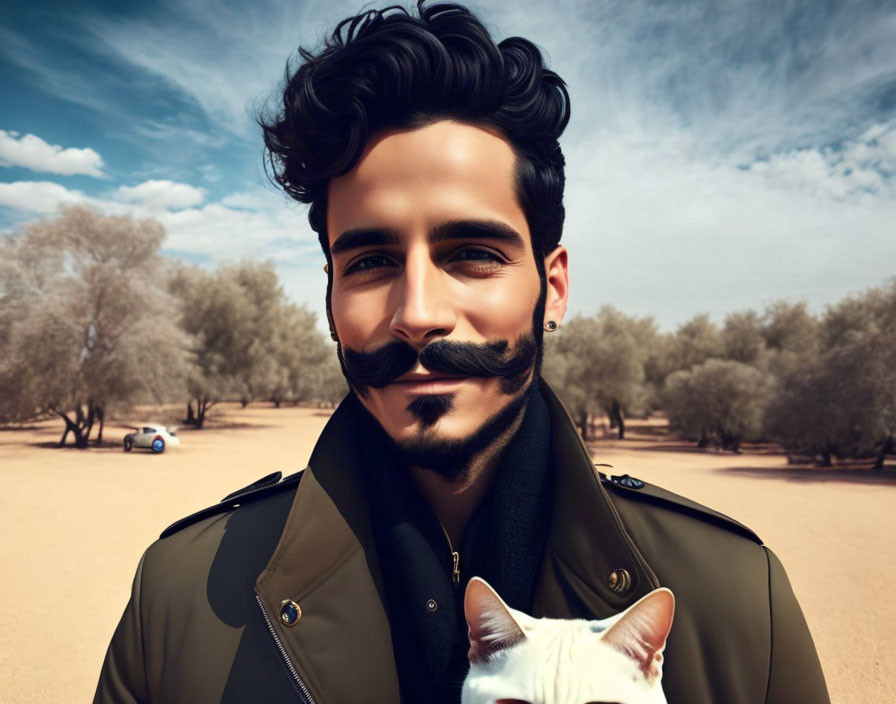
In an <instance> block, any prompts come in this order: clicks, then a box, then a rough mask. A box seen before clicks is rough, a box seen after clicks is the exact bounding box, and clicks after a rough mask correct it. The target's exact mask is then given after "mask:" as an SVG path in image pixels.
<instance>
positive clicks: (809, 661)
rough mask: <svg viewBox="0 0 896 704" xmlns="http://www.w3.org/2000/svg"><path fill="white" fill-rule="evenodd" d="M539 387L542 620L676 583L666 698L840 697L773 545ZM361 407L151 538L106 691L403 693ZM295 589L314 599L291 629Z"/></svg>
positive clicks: (264, 698)
mask: <svg viewBox="0 0 896 704" xmlns="http://www.w3.org/2000/svg"><path fill="white" fill-rule="evenodd" d="M542 392H543V394H544V397H545V401H546V402H547V405H548V408H549V411H550V414H551V420H552V443H551V447H552V453H553V466H554V481H555V487H554V506H553V513H552V523H551V527H550V531H549V536H548V540H547V545H546V547H545V552H544V558H543V562H542V568H541V573H540V576H539V578H538V585H537V589H536V598H535V606H534V615H535V616H550V617H559V618H572V617H577V618H578V617H583V618H605V617H607V616H609V615H611V614H614V613H617V612H619V611H620V610H622V609H624V608H626V607H627V606H629V605H630V604H632V603H634V602H635V601H636V600H637V599H639V598H640V597H642V596H644V595H645V594H646V593H647V592H649V591H650V590H652V589H653V588H655V587H657V586H660V585H662V586H666V587H669V588H670V589H671V590H672V591H673V592H674V594H675V597H676V610H675V621H674V624H673V626H672V632H671V634H670V636H669V639H668V642H667V646H666V651H665V663H664V667H663V670H664V673H663V689H664V691H665V692H666V696H667V699H668V701H669V702H670V704H699V703H703V702H706V703H715V704H760V703H762V702H765V703H767V704H824V703H825V702H828V701H829V699H828V695H827V690H826V687H825V683H824V677H823V675H822V671H821V667H820V665H819V661H818V656H817V655H816V652H815V647H814V645H813V643H812V638H811V636H810V634H809V630H808V628H807V626H806V622H805V620H804V618H803V615H802V613H801V611H800V608H799V605H798V604H797V601H796V599H795V597H794V595H793V592H792V590H791V587H790V584H789V583H788V581H787V576H786V575H785V573H784V569H783V568H782V567H781V564H780V562H779V561H778V559H777V558H776V557H775V555H774V554H773V553H772V552H771V551H770V550H768V549H767V548H766V547H764V546H763V545H762V543H761V541H760V540H759V539H758V538H757V537H756V536H755V535H754V534H753V533H752V532H751V531H750V530H749V529H747V528H745V527H744V526H742V525H740V524H739V523H737V522H735V521H733V520H731V519H729V518H727V517H725V516H723V515H721V514H719V513H716V512H714V511H711V510H709V509H706V508H704V507H702V506H700V505H698V504H695V503H693V502H691V501H689V500H687V499H684V498H682V497H679V496H676V495H674V494H671V493H669V492H666V491H664V490H662V489H659V488H657V487H653V486H650V485H647V484H643V483H641V482H639V481H638V480H631V479H630V478H628V477H616V478H612V479H607V478H606V477H603V476H602V475H599V474H598V472H596V471H595V468H594V465H593V464H592V462H591V459H590V457H589V454H588V452H587V450H586V448H585V446H584V445H583V443H582V441H581V439H580V437H579V434H578V432H577V431H576V428H575V426H574V424H573V423H572V422H571V420H570V418H569V415H568V414H567V413H566V411H565V409H564V408H563V406H562V405H561V404H560V402H559V401H558V400H557V398H556V396H554V394H553V392H552V391H551V390H550V389H549V388H548V387H547V386H546V385H544V384H542ZM357 420H358V419H357V410H356V406H355V405H354V404H352V403H347V402H343V404H342V405H341V406H340V407H339V408H338V409H337V410H336V412H335V413H334V414H333V416H332V418H331V419H330V421H329V423H328V424H327V427H326V428H325V429H324V431H323V433H322V435H321V437H320V439H319V441H318V443H317V446H316V447H315V450H314V452H313V454H312V456H311V460H310V462H309V466H308V468H307V469H305V470H304V471H303V472H301V473H299V474H298V475H294V476H293V477H291V478H288V479H286V480H283V481H277V480H278V479H279V474H277V475H275V476H272V477H269V478H266V479H265V480H262V481H261V482H260V483H258V484H257V485H253V486H251V487H247V489H246V490H244V491H241V492H238V493H236V494H235V495H231V496H230V497H227V499H225V500H224V501H223V502H222V503H221V504H220V505H218V506H214V507H211V508H209V509H206V510H205V511H201V512H199V513H198V514H196V515H194V516H191V517H189V518H187V519H184V520H183V521H181V522H179V523H177V524H175V525H174V526H172V527H171V528H170V529H168V530H167V531H166V532H165V533H163V535H162V537H161V538H160V539H159V540H158V541H157V542H155V543H154V544H153V545H152V546H150V548H149V549H148V550H147V551H146V553H145V554H144V556H143V559H142V560H141V562H140V566H139V567H138V569H137V575H136V578H135V580H134V586H133V592H132V595H131V599H130V602H129V603H128V605H127V608H126V609H125V612H124V615H123V617H122V619H121V622H120V624H119V626H118V628H117V630H116V631H115V635H114V636H113V638H112V642H111V644H110V645H109V650H108V653H107V655H106V659H105V662H104V664H103V669H102V673H101V675H100V681H99V686H98V688H97V692H96V698H95V701H96V702H190V703H192V704H196V703H201V702H218V701H225V702H237V701H259V702H273V701H293V702H295V701H306V702H318V703H323V704H337V703H345V704H363V703H367V702H369V703H371V704H374V703H376V704H382V703H385V704H388V703H390V702H398V701H399V687H398V678H397V675H396V668H395V663H394V658H393V651H392V644H391V637H390V628H389V620H388V618H387V615H386V611H385V609H384V606H383V603H384V602H383V590H382V580H381V575H380V571H379V568H378V563H377V556H376V551H375V548H374V543H373V539H372V535H371V526H370V517H369V511H368V506H367V505H366V499H365V492H364V490H363V484H362V481H361V480H360V478H359V476H358V473H359V467H360V462H359V460H358V455H357V453H358V452H359V449H358V443H357V438H358V433H357ZM299 479H301V481H299ZM273 482H276V483H273ZM266 484H270V485H267V486H266ZM284 600H291V601H294V602H295V603H296V604H298V605H299V607H300V608H301V618H300V619H298V621H296V622H295V623H294V624H293V625H291V626H287V625H285V624H284V623H283V622H281V619H280V614H281V608H282V603H283V602H284Z"/></svg>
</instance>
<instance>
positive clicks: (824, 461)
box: [819, 445, 831, 467]
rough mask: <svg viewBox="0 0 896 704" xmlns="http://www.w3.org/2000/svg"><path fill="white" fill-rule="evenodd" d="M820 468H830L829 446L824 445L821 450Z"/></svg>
mask: <svg viewBox="0 0 896 704" xmlns="http://www.w3.org/2000/svg"><path fill="white" fill-rule="evenodd" d="M819 466H820V467H830V466H831V446H830V445H825V446H824V447H823V448H822V450H821V463H820V465H819Z"/></svg>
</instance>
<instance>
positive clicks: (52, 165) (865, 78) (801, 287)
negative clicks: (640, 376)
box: [0, 0, 896, 329]
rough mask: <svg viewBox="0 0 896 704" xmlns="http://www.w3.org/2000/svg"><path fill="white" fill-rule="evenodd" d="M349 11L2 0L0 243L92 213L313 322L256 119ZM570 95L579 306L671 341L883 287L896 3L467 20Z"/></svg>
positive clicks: (491, 14) (891, 238)
mask: <svg viewBox="0 0 896 704" xmlns="http://www.w3.org/2000/svg"><path fill="white" fill-rule="evenodd" d="M361 7H362V5H360V4H358V3H354V2H346V1H345V0H327V1H326V2H324V1H321V0H306V1H300V0H292V1H286V0H283V1H280V0H262V1H260V2H251V3H250V2H247V1H246V0H241V1H239V2H235V1H229V2H210V1H205V2H198V1H196V0H164V1H156V2H144V3H127V2H121V1H114V0H82V1H81V2H79V3H67V2H66V3H63V2H50V1H49V0H31V1H30V2H24V1H21V0H12V1H10V0H6V2H4V3H3V8H2V10H0V18H2V22H0V95H2V96H3V100H2V101H0V229H3V230H13V229H16V228H18V227H20V226H21V224H23V223H25V222H28V221H30V220H33V219H35V218H39V217H47V216H51V215H52V214H53V213H54V212H55V210H56V209H57V208H58V206H59V205H60V204H64V203H69V202H86V203H89V204H92V205H94V206H95V207H97V208H100V209H101V210H104V211H107V212H116V213H118V212H133V213H134V214H137V215H140V216H147V215H148V216H153V217H157V218H158V219H159V220H161V221H162V223H163V224H164V225H165V227H166V229H167V232H168V238H167V240H166V251H167V253H169V254H171V255H173V256H178V257H183V258H186V259H189V260H190V261H193V262H197V263H201V264H204V265H208V266H213V265H215V264H216V263H218V262H220V261H233V260H235V259H239V258H240V257H242V256H254V257H260V258H272V259H274V260H275V261H276V263H277V267H278V270H279V272H280V274H281V277H282V279H283V282H284V285H285V287H286V289H287V291H288V292H289V294H290V295H291V296H292V298H294V299H295V300H296V301H299V302H304V303H307V304H308V305H309V306H310V307H311V308H312V309H313V310H315V311H318V313H319V314H320V318H321V326H322V327H323V316H322V311H323V292H324V275H323V272H322V270H321V267H322V264H323V256H322V254H321V253H320V251H319V248H318V246H317V242H316V238H315V236H314V234H313V233H312V232H311V230H310V228H309V227H308V225H307V219H306V216H305V210H304V208H303V207H302V206H298V205H294V204H291V203H289V202H288V201H286V199H285V198H284V197H283V196H281V195H280V194H279V193H278V192H277V191H276V190H274V189H273V188H272V187H271V186H270V185H269V184H267V182H266V180H265V178H264V175H263V170H262V160H261V156H262V149H261V139H260V135H259V131H258V129H257V128H256V127H255V125H254V122H253V115H254V112H255V110H256V109H257V108H258V107H259V106H261V105H263V104H264V102H265V101H266V100H268V99H270V98H271V97H272V96H273V95H274V91H275V89H276V86H277V83H278V81H279V80H280V78H281V76H282V71H283V66H284V63H285V61H286V60H287V58H288V57H289V56H291V55H293V54H294V52H295V50H296V48H297V47H298V46H299V45H304V46H314V45H316V44H317V43H318V42H319V40H320V39H321V37H322V36H323V35H324V34H325V33H326V32H328V31H329V30H330V29H331V28H332V26H333V25H334V24H335V23H336V22H337V21H338V20H340V19H342V18H343V17H345V16H347V15H349V14H352V13H354V12H356V11H357V10H359V9H360V8H361ZM471 7H472V8H473V9H475V10H477V11H478V12H479V13H480V15H481V17H482V18H483V19H484V21H485V22H486V24H487V26H488V27H489V29H490V30H491V31H492V33H493V35H494V36H495V37H496V38H497V39H502V38H504V37H506V36H510V35H515V34H516V35H522V36H525V37H528V38H530V39H532V40H533V41H535V42H536V43H537V44H538V45H539V46H541V47H542V48H543V49H544V50H545V52H546V53H547V55H548V57H549V60H550V64H551V67H552V68H554V69H555V70H556V71H558V73H560V75H561V76H563V78H564V79H565V80H566V81H567V83H568V86H569V90H570V94H571V97H572V106H573V111H572V115H573V117H572V121H571V123H570V126H569V128H568V130H567V132H566V134H565V135H564V137H563V139H562V141H561V144H562V146H563V149H564V152H565V154H566V157H567V162H568V171H567V183H568V186H567V193H566V205H567V212H568V219H567V227H566V230H565V234H564V243H565V244H566V245H567V246H568V248H569V249H570V255H571V275H572V301H571V312H573V313H585V314H588V313H592V312H594V311H596V310H597V309H598V308H599V307H600V306H602V305H604V304H613V305H616V306H617V307H619V308H621V309H622V310H624V311H626V312H629V313H633V314H639V315H646V314H650V315H653V316H654V317H655V318H656V319H657V321H658V322H659V323H660V324H661V326H662V327H663V328H665V329H672V328H674V327H675V326H676V325H678V324H680V323H682V322H684V321H685V320H686V319H688V318H689V317H691V316H692V315H694V314H695V313H699V312H707V313H709V314H711V315H712V317H713V318H714V319H715V320H717V321H721V320H722V319H723V318H724V315H725V314H726V313H727V312H730V311H733V310H738V309H743V308H747V307H752V308H761V307H763V306H764V305H766V304H767V303H769V302H771V301H773V300H776V299H779V298H788V299H791V300H806V301H808V302H809V303H810V305H811V306H812V308H813V309H814V310H816V311H821V310H823V308H824V306H825V305H826V304H828V303H832V302H835V301H836V300H838V299H839V298H841V297H842V296H843V295H845V294H846V293H848V292H853V291H860V290H862V289H864V288H867V287H869V286H873V285H878V284H881V283H883V282H884V281H885V280H887V279H888V278H889V277H891V276H893V275H894V274H896V177H894V174H896V3H893V2H863V1H861V0H856V1H853V2H845V1H844V2H835V1H827V0H802V1H801V2H793V1H789V0H742V1H741V0H721V1H720V2H706V1H701V2H689V1H687V0H676V1H675V2H671V1H664V2H644V1H642V0H627V1H621V0H620V1H618V2H613V1H604V0H579V1H578V2H575V1H570V0H560V1H558V2H540V3H535V2H525V1H524V2H517V3H494V2H492V3H487V2H474V3H471Z"/></svg>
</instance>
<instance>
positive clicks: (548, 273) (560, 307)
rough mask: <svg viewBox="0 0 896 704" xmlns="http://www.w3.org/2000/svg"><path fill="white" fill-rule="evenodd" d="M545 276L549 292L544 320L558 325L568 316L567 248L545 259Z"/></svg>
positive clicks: (551, 253)
mask: <svg viewBox="0 0 896 704" xmlns="http://www.w3.org/2000/svg"><path fill="white" fill-rule="evenodd" d="M544 275H545V281H546V284H547V292H546V296H545V301H544V320H543V321H542V322H547V321H548V320H553V321H554V322H555V323H557V324H558V325H559V324H560V323H561V322H562V321H563V316H564V315H566V305H567V303H568V302H569V262H568V255H567V251H566V247H564V246H563V245H557V247H556V248H555V249H554V250H553V251H552V252H550V253H549V254H547V255H546V256H545V258H544Z"/></svg>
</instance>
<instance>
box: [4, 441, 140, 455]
mask: <svg viewBox="0 0 896 704" xmlns="http://www.w3.org/2000/svg"><path fill="white" fill-rule="evenodd" d="M22 445H23V446H24V447H42V448H46V449H50V450H60V451H63V452H64V451H66V450H75V451H78V452H82V449H81V448H78V447H75V446H74V445H73V444H72V442H71V441H69V442H67V443H66V444H65V445H62V446H60V445H59V441H58V440H38V441H35V442H28V443H22ZM83 451H85V452H90V453H94V452H124V450H123V449H122V447H121V442H109V441H107V442H104V443H103V444H102V445H94V444H93V442H92V441H91V443H90V445H88V446H87V447H86V448H84V449H83Z"/></svg>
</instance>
